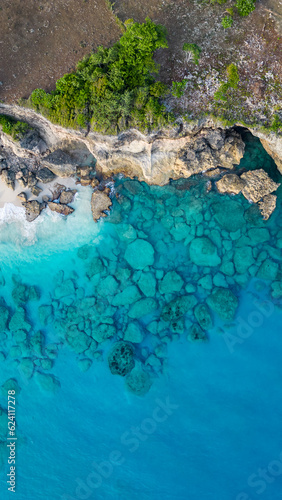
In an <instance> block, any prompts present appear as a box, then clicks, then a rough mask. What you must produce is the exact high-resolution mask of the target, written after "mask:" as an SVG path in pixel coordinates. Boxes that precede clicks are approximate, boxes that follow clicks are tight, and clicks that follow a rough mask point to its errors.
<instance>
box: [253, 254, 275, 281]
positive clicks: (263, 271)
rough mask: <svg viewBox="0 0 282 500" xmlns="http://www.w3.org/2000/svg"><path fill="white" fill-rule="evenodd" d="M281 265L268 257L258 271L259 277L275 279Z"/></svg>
mask: <svg viewBox="0 0 282 500" xmlns="http://www.w3.org/2000/svg"><path fill="white" fill-rule="evenodd" d="M278 270H279V265H278V264H277V262H274V261H273V260H271V259H266V260H265V261H264V262H263V263H262V264H261V266H260V268H259V270H258V272H257V278H259V279H262V280H271V281H274V280H275V279H276V277H277V274H278Z"/></svg>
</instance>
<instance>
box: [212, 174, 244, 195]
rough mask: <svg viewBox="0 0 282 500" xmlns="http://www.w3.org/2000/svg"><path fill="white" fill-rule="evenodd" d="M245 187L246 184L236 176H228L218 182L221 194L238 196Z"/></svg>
mask: <svg viewBox="0 0 282 500" xmlns="http://www.w3.org/2000/svg"><path fill="white" fill-rule="evenodd" d="M244 186H245V182H244V181H243V180H242V179H240V177H238V175H236V174H226V175H224V176H223V177H222V178H221V179H220V180H219V181H217V182H216V187H217V189H218V191H219V192H220V193H228V194H238V193H240V192H241V191H242V189H243V187H244Z"/></svg>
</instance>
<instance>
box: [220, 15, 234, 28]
mask: <svg viewBox="0 0 282 500" xmlns="http://www.w3.org/2000/svg"><path fill="white" fill-rule="evenodd" d="M221 24H222V26H223V28H224V29H227V28H231V26H232V24H233V18H232V17H231V16H224V17H223V18H222V20H221Z"/></svg>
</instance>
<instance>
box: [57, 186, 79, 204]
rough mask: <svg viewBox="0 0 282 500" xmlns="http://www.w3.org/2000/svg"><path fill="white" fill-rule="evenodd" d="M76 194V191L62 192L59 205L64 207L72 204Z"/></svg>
mask: <svg viewBox="0 0 282 500" xmlns="http://www.w3.org/2000/svg"><path fill="white" fill-rule="evenodd" d="M76 193H77V190H76V189H68V190H67V191H63V192H62V193H61V195H60V203H63V204H64V205H67V204H68V203H72V201H73V199H74V197H75V195H76Z"/></svg>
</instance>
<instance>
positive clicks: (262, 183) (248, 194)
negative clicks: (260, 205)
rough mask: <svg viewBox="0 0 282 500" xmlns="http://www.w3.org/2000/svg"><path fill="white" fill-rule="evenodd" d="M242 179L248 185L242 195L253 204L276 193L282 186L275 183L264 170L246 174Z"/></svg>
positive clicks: (250, 171)
mask: <svg viewBox="0 0 282 500" xmlns="http://www.w3.org/2000/svg"><path fill="white" fill-rule="evenodd" d="M241 179H243V180H244V181H245V183H246V185H245V187H244V188H243V189H242V194H243V195H244V196H245V198H247V200H250V201H252V202H253V203H256V202H257V201H259V200H261V198H263V197H264V196H266V195H268V194H270V193H272V192H273V191H276V189H277V188H278V187H279V186H280V184H277V183H276V182H274V181H273V180H272V179H271V178H270V177H269V176H268V174H267V173H266V172H265V170H263V169H262V168H260V169H258V170H249V171H248V172H245V173H244V174H242V175H241Z"/></svg>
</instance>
